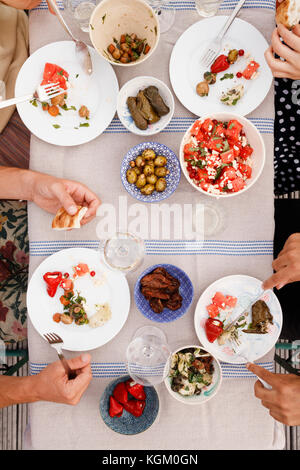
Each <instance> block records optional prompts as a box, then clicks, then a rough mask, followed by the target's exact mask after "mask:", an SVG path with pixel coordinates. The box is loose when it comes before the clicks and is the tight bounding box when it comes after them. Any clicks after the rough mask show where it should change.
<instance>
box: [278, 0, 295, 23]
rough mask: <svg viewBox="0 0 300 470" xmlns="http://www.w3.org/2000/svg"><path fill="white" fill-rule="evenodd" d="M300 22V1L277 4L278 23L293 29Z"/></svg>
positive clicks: (290, 0)
mask: <svg viewBox="0 0 300 470" xmlns="http://www.w3.org/2000/svg"><path fill="white" fill-rule="evenodd" d="M299 22H300V0H284V1H283V2H281V3H278V2H277V3H276V23H277V24H279V23H281V24H283V25H284V26H286V28H289V29H291V28H292V27H293V26H295V25H296V24H298V23H299Z"/></svg>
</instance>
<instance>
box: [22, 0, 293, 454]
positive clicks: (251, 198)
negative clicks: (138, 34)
mask: <svg viewBox="0 0 300 470" xmlns="http://www.w3.org/2000/svg"><path fill="white" fill-rule="evenodd" d="M58 3H59V6H60V7H62V2H58ZM170 5H171V6H173V7H175V8H176V21H175V25H174V26H173V27H172V29H171V30H170V31H169V32H168V33H166V34H164V35H162V36H161V39H160V44H159V47H158V49H157V52H155V54H153V56H152V57H151V58H149V60H148V61H147V62H146V63H145V64H144V65H141V66H138V65H137V66H136V67H133V68H128V69H124V68H122V70H120V68H118V67H116V68H115V70H116V73H117V76H118V81H119V85H120V87H121V86H122V85H123V84H124V83H125V82H126V81H127V80H129V79H130V78H133V77H134V76H137V75H153V76H155V77H157V78H160V79H161V80H163V81H164V82H165V83H167V84H168V85H169V86H170V88H171V85H170V81H169V73H168V64H169V57H170V54H171V51H172V48H173V46H174V44H175V42H176V40H177V39H178V37H179V36H180V35H181V34H182V32H183V31H184V30H185V29H186V28H187V27H189V26H190V25H191V24H193V23H194V22H196V21H198V20H199V16H198V14H197V12H196V10H195V5H194V2H193V1H171V2H170ZM235 5H236V0H224V2H223V3H222V5H221V8H220V14H225V15H226V14H230V12H231V10H232V9H233V8H234V6H235ZM274 8H275V0H246V2H245V5H244V7H243V9H242V10H241V12H240V14H239V16H240V18H242V19H244V20H246V21H249V22H250V23H252V24H253V25H254V26H256V27H257V28H258V29H259V30H260V31H261V32H262V33H263V34H264V35H265V37H266V39H267V41H269V40H270V35H271V32H272V30H273V27H274ZM64 39H67V38H66V36H65V34H64V31H63V30H62V28H61V27H60V25H59V23H58V22H57V20H56V18H55V17H53V16H52V15H50V14H49V13H48V12H47V7H46V3H44V2H42V3H41V4H40V6H39V7H38V8H36V9H35V10H33V11H32V12H31V14H30V48H31V52H34V51H35V50H36V49H37V48H39V47H41V46H43V45H45V44H47V43H49V42H53V41H57V40H64ZM158 55H159V58H160V60H157V59H158ZM161 58H163V60H161ZM248 117H249V118H250V119H251V121H252V122H253V124H254V125H255V126H257V128H258V129H259V131H260V132H261V134H262V136H263V139H264V141H265V144H266V149H267V159H266V160H267V161H266V165H265V168H264V171H263V174H262V176H261V177H260V179H259V181H258V182H257V183H256V184H255V185H254V187H253V188H251V189H250V190H249V191H247V193H245V194H242V195H239V196H238V197H236V198H230V199H227V200H226V201H225V200H224V199H223V200H221V201H219V202H218V207H219V209H220V211H221V212H222V214H223V219H224V226H223V230H222V231H221V232H220V233H219V234H218V236H215V237H214V239H212V238H210V239H207V240H204V241H203V242H201V241H197V240H189V239H180V240H178V239H175V238H174V237H173V238H172V237H171V238H170V239H168V240H166V239H164V238H163V237H162V236H156V237H155V236H149V237H146V240H145V243H146V256H145V259H144V262H143V265H142V266H141V268H140V270H139V271H138V272H137V273H130V274H129V275H128V282H129V285H130V289H131V293H132V292H133V287H134V284H135V280H136V278H137V277H138V276H139V274H140V272H141V271H142V270H144V269H145V268H146V267H148V266H151V265H154V264H158V263H170V264H175V265H177V266H178V267H179V268H181V269H183V270H184V271H186V273H187V274H188V275H189V277H190V279H191V280H192V282H193V285H194V291H195V296H194V300H193V303H192V306H191V308H190V309H189V311H188V312H187V313H186V314H185V315H184V316H183V317H182V318H180V319H178V320H176V321H174V322H171V323H168V324H159V327H160V328H162V329H163V330H164V331H165V333H166V335H167V337H168V340H169V343H170V344H171V345H172V346H174V348H175V347H176V346H177V345H179V346H180V345H184V344H195V342H196V343H197V342H198V340H197V337H196V335H195V331H194V326H193V317H194V311H195V306H196V303H197V301H198V298H199V296H200V295H201V293H202V292H203V290H204V289H205V288H206V287H207V286H208V285H209V284H211V283H212V282H213V281H215V280H216V279H218V278H220V277H223V276H225V275H230V274H248V275H251V276H254V277H256V278H259V279H265V278H266V277H268V276H269V275H270V273H271V269H272V268H271V262H272V251H273V231H274V221H273V119H274V110H273V90H271V91H270V93H269V95H268V96H267V98H266V99H265V100H264V102H263V103H262V104H261V105H260V106H259V107H258V108H257V109H256V110H255V111H254V112H253V113H252V114H251V115H250V116H248ZM194 119H195V116H194V115H192V114H191V113H190V112H189V111H187V110H186V109H185V108H184V107H183V106H182V105H181V103H179V101H178V100H177V99H176V98H175V113H174V117H173V118H172V120H171V122H170V124H169V125H168V126H167V128H166V129H164V131H163V132H161V133H160V134H159V135H157V136H154V137H152V139H151V140H156V141H158V142H160V143H163V144H166V145H167V146H168V147H170V148H171V149H172V150H173V151H174V152H175V153H177V154H178V149H179V145H180V141H181V139H182V136H183V133H184V132H185V130H186V129H187V128H188V127H189V126H190V124H191V123H192V122H193V121H194ZM143 140H144V139H143V138H142V137H139V136H134V135H133V134H130V133H129V132H128V131H127V130H126V129H125V128H124V127H123V126H122V124H121V123H120V121H119V119H118V118H117V117H115V118H114V119H113V120H112V122H111V124H110V125H109V127H108V128H107V129H106V131H105V132H104V133H103V134H102V135H101V136H99V137H98V138H97V139H95V140H94V141H92V142H90V143H88V144H85V145H82V146H80V147H72V148H67V147H65V148H64V147H55V146H52V145H49V144H47V143H45V142H42V141H40V140H39V139H37V138H36V137H34V136H32V138H31V156H30V167H31V168H32V169H34V170H38V171H44V172H47V173H50V174H53V175H56V176H59V177H64V178H70V179H78V180H80V181H82V182H83V183H85V184H87V185H88V186H89V187H90V188H91V189H92V190H93V191H95V192H96V193H97V194H99V196H100V198H101V199H102V201H103V204H102V206H101V207H100V210H99V214H98V217H97V218H96V220H94V221H93V222H92V223H90V224H88V226H85V227H83V228H81V229H80V231H72V232H68V233H63V234H62V232H54V231H52V230H51V228H50V226H51V215H49V214H47V213H45V212H43V211H42V210H40V209H39V208H37V207H36V206H33V205H32V204H29V237H30V272H31V273H32V272H33V271H34V269H35V268H36V267H37V266H38V265H39V263H40V262H41V261H42V260H43V259H44V258H45V257H47V256H49V255H51V254H53V253H55V252H56V251H58V250H61V249H64V248H70V247H87V248H93V249H97V248H98V246H99V239H98V237H97V232H96V229H97V227H98V229H99V224H100V225H101V223H103V220H104V218H105V211H106V210H107V209H108V208H109V207H114V209H115V212H116V218H117V220H118V223H117V224H118V228H119V229H126V228H129V226H130V214H131V215H132V214H133V211H136V210H138V209H139V210H143V211H144V212H145V211H146V213H147V214H148V216H149V220H151V210H152V209H151V206H153V205H150V204H144V205H143V204H137V201H136V200H134V199H132V198H131V197H130V196H129V195H127V193H126V192H125V190H124V188H123V186H122V183H121V181H120V164H121V161H122V158H123V156H124V155H125V154H126V152H127V151H128V149H129V148H130V147H132V146H133V145H136V144H137V143H139V142H143ZM204 200H205V201H207V198H206V197H204V198H203V196H202V195H199V193H198V192H197V191H193V190H192V189H191V187H190V185H189V184H188V182H187V181H186V180H185V178H184V177H183V176H182V178H181V181H180V184H179V186H178V188H177V190H176V192H175V193H174V194H173V195H172V196H171V197H170V198H169V199H168V200H166V201H164V203H167V204H170V205H171V204H174V205H177V207H178V205H179V206H180V207H182V208H184V206H185V205H187V204H192V205H195V204H198V203H201V202H203V201H204ZM124 214H128V217H127V218H126V217H124ZM154 225H155V224H154ZM151 228H152V229H153V227H151ZM155 229H156V227H154V229H153V232H151V230H150V229H149V232H151V233H156V231H155ZM183 238H184V237H183ZM131 300H132V303H131V309H130V314H129V318H128V320H127V322H126V324H125V326H124V328H123V329H122V331H121V332H120V333H119V334H118V335H117V337H116V338H115V339H114V340H112V341H111V342H110V343H108V344H106V345H105V346H103V347H102V348H100V349H98V350H93V351H92V371H93V380H92V383H91V385H90V387H89V389H88V390H87V392H86V393H85V395H84V397H83V398H82V400H81V402H80V404H79V405H77V406H76V407H68V406H65V405H58V404H53V403H35V404H32V405H30V420H31V432H32V443H33V447H34V448H35V449H60V448H64V449H78V448H81V449H278V448H282V447H283V445H284V442H283V438H282V432H281V431H282V429H281V427H280V426H277V425H275V421H274V420H273V419H272V418H271V417H270V416H269V414H268V412H267V410H266V409H265V408H263V407H262V406H261V404H260V402H259V401H258V400H257V399H256V398H255V396H254V393H253V385H254V382H255V378H254V377H253V375H252V374H251V373H249V372H248V371H247V369H246V368H245V367H244V366H243V365H235V366H234V365H230V364H225V363H222V365H221V366H222V372H223V377H224V380H223V382H222V385H221V389H220V391H219V393H218V394H217V396H216V397H214V398H213V399H212V400H210V401H209V402H208V403H207V404H205V406H201V407H197V408H194V407H190V406H184V405H182V404H180V403H179V402H177V401H176V400H174V399H172V398H171V397H170V396H169V394H168V392H167V390H166V389H165V387H164V385H163V384H162V385H159V386H158V387H157V390H158V393H159V397H160V415H159V418H158V419H157V420H156V422H155V423H154V425H153V426H152V427H151V428H150V429H149V430H148V431H146V432H145V433H143V434H140V435H136V436H131V437H130V436H121V435H119V434H115V433H114V432H113V431H111V430H110V429H108V428H107V427H106V426H105V424H104V423H103V422H102V420H101V417H100V413H99V400H100V396H101V394H102V392H103V390H104V388H105V387H106V385H107V384H108V383H109V382H110V380H111V379H112V378H113V377H117V376H119V375H122V374H125V373H126V368H125V363H124V359H125V350H126V346H127V345H128V342H129V341H130V339H131V337H132V335H133V333H134V331H135V330H136V329H137V328H138V327H139V326H143V325H145V324H149V323H150V321H149V320H146V319H145V318H144V317H143V316H142V315H141V314H140V313H139V311H138V310H137V308H136V306H135V303H134V299H133V298H132V299H131ZM29 352H30V371H31V373H32V374H36V373H38V372H39V371H40V370H41V369H42V368H43V367H45V366H46V365H47V364H48V363H49V362H51V361H53V360H55V353H54V351H52V350H51V349H50V348H49V347H48V346H47V344H45V342H44V341H43V340H42V338H41V337H40V336H39V335H38V333H37V332H36V331H35V329H34V328H33V326H32V325H31V323H30V322H29ZM71 355H72V353H69V356H71ZM259 363H260V364H261V365H263V367H265V368H267V369H268V370H273V351H271V352H270V353H269V354H267V355H266V356H265V357H264V358H262V359H261V361H260V362H259ZM178 423H180V432H178Z"/></svg>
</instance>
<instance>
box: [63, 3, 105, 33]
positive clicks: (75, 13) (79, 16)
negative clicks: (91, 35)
mask: <svg viewBox="0 0 300 470" xmlns="http://www.w3.org/2000/svg"><path fill="white" fill-rule="evenodd" d="M97 3H99V0H98V1H96V0H64V8H65V10H66V11H67V12H68V13H70V15H71V16H72V18H73V19H74V20H75V21H76V22H77V23H78V25H79V27H80V29H81V30H82V31H84V32H85V33H87V32H88V31H89V24H90V18H91V15H92V13H93V11H94V9H95V6H96V5H97Z"/></svg>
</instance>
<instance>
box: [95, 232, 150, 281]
mask: <svg viewBox="0 0 300 470" xmlns="http://www.w3.org/2000/svg"><path fill="white" fill-rule="evenodd" d="M102 250H103V258H104V261H105V263H106V264H107V265H108V266H109V267H110V268H112V269H117V270H119V271H123V272H124V273H126V272H129V271H133V270H135V269H137V267H138V266H140V264H141V262H142V260H143V257H144V253H145V246H144V241H143V240H142V239H141V238H139V237H137V236H136V235H133V234H131V233H128V232H117V233H116V234H115V235H114V236H112V237H111V238H109V239H108V240H105V242H104V244H103V248H102Z"/></svg>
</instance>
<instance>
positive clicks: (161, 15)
mask: <svg viewBox="0 0 300 470" xmlns="http://www.w3.org/2000/svg"><path fill="white" fill-rule="evenodd" d="M148 3H149V4H150V6H151V7H152V8H153V10H154V11H155V13H156V15H157V16H158V19H159V25H160V32H161V33H162V34H163V33H166V32H167V31H169V29H170V28H171V27H172V26H173V24H174V21H175V9H174V8H173V7H171V6H170V5H169V3H170V1H169V0H148Z"/></svg>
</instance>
